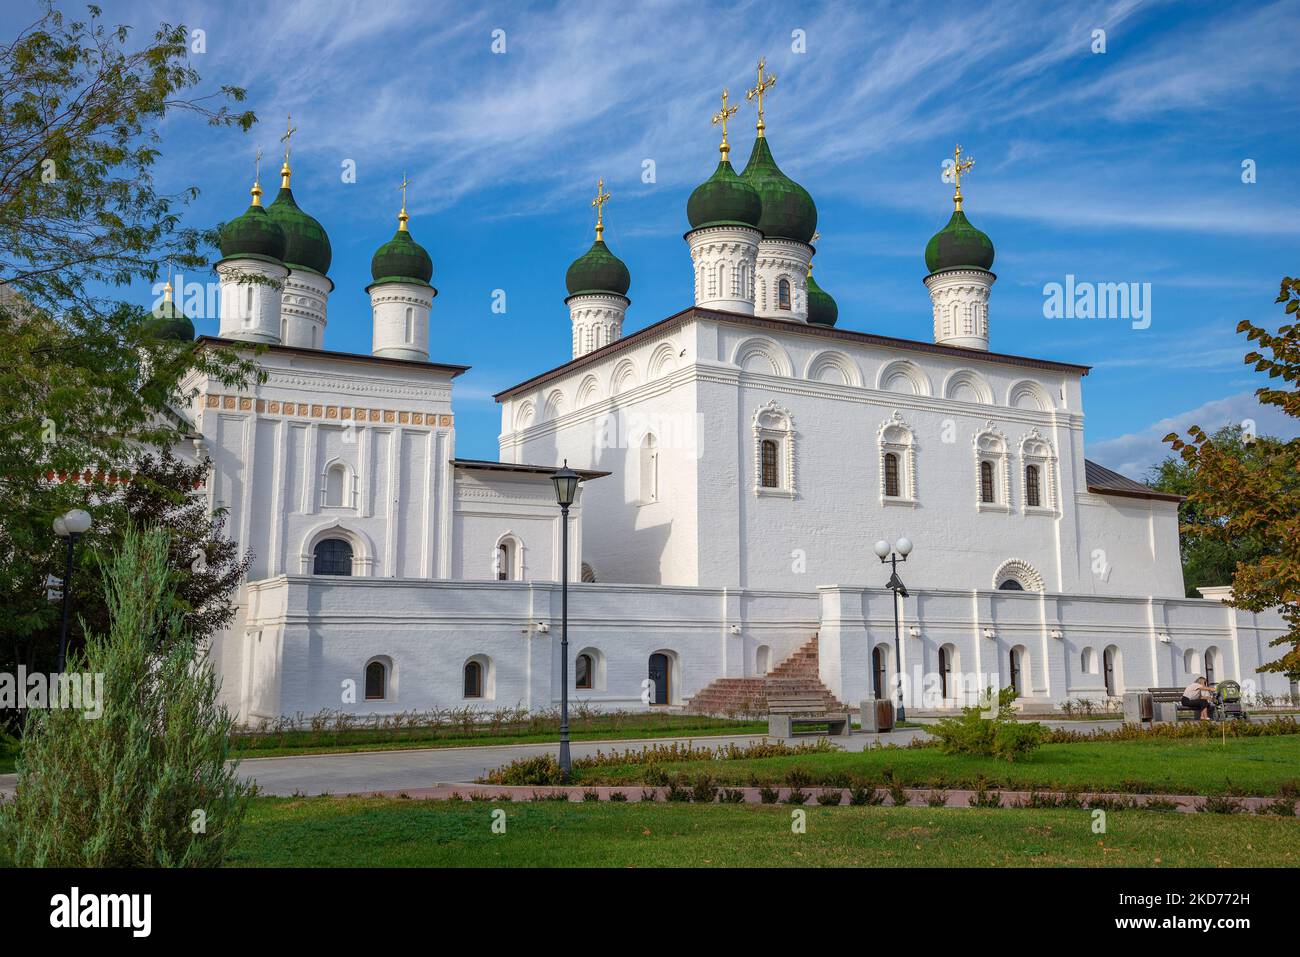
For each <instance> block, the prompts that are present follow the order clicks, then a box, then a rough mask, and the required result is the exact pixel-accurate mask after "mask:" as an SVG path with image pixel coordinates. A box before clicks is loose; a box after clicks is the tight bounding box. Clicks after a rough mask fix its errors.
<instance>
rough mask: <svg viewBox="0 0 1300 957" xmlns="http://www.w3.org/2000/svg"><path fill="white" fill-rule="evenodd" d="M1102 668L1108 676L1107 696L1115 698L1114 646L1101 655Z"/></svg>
mask: <svg viewBox="0 0 1300 957" xmlns="http://www.w3.org/2000/svg"><path fill="white" fill-rule="evenodd" d="M1101 667H1102V671H1103V672H1105V674H1106V694H1107V695H1108V696H1110V697H1112V698H1113V697H1115V648H1114V647H1113V646H1112V647H1110V648H1107V649H1106V650H1105V651H1103V652H1102V653H1101Z"/></svg>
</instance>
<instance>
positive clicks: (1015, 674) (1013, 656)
mask: <svg viewBox="0 0 1300 957" xmlns="http://www.w3.org/2000/svg"><path fill="white" fill-rule="evenodd" d="M1008 658H1009V660H1010V664H1011V690H1012V691H1014V692H1015V693H1016V694H1024V690H1025V689H1024V688H1022V687H1021V674H1020V672H1021V659H1020V649H1019V648H1012V649H1011V651H1010V653H1009V654H1008Z"/></svg>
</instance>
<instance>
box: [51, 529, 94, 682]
mask: <svg viewBox="0 0 1300 957" xmlns="http://www.w3.org/2000/svg"><path fill="white" fill-rule="evenodd" d="M89 530H90V513H89V512H87V511H85V510H84V509H80V508H74V509H69V510H68V511H66V512H64V513H63V514H62V515H60V516H59V517H58V518H56V519H55V520H54V534H56V535H58V536H59V538H62V539H64V540H65V541H66V542H67V543H68V545H67V561H66V570H65V572H64V574H63V624H62V625H61V626H60V627H59V666H58V668H57V670H56V673H57V674H62V673H63V663H64V661H65V660H66V659H67V656H68V603H69V600H70V599H71V596H72V554H73V551H74V550H75V549H76V547H77V539H79V538H80V537H81V536H82V535H84V534H86V532H88V531H89Z"/></svg>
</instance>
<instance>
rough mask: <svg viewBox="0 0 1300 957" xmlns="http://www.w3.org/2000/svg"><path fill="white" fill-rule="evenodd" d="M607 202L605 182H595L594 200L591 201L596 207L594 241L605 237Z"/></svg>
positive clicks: (607, 195)
mask: <svg viewBox="0 0 1300 957" xmlns="http://www.w3.org/2000/svg"><path fill="white" fill-rule="evenodd" d="M608 202H609V193H607V192H605V181H604V180H603V179H598V180H596V198H595V199H593V200H592V201H591V205H592V206H595V207H596V241H597V242H600V240H601V239H602V238H603V237H604V235H605V204H606V203H608Z"/></svg>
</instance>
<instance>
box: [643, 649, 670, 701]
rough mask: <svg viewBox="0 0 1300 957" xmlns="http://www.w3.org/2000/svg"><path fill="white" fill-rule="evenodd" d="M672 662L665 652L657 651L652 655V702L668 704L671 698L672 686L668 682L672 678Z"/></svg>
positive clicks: (650, 672)
mask: <svg viewBox="0 0 1300 957" xmlns="http://www.w3.org/2000/svg"><path fill="white" fill-rule="evenodd" d="M670 665H671V662H670V661H669V660H668V656H667V655H665V654H664V653H663V652H659V651H656V652H655V653H654V654H653V655H651V656H650V669H649V674H648V677H649V678H650V703H651V704H667V703H668V702H669V700H670V695H669V692H670V690H671V689H670V688H669V687H668V682H669V681H670V680H671V679H670V671H671V668H670Z"/></svg>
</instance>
